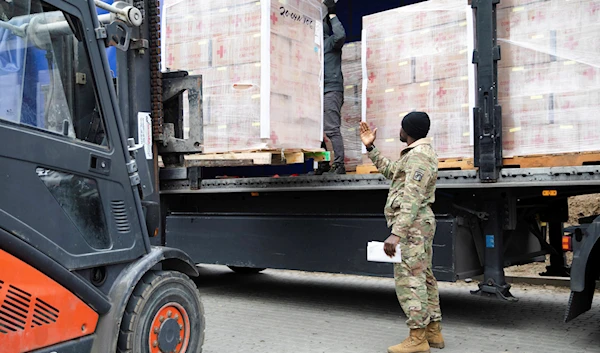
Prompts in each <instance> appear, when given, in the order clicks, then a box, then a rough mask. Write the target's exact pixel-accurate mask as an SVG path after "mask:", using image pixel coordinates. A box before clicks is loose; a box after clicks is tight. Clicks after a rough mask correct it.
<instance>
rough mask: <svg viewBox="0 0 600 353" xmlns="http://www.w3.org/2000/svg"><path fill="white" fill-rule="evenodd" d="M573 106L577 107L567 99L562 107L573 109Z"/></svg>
mask: <svg viewBox="0 0 600 353" xmlns="http://www.w3.org/2000/svg"><path fill="white" fill-rule="evenodd" d="M571 108H575V107H574V106H571V101H567V102H566V103H563V105H562V106H561V107H560V109H564V110H567V109H571Z"/></svg>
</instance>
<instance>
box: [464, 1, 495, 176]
mask: <svg viewBox="0 0 600 353" xmlns="http://www.w3.org/2000/svg"><path fill="white" fill-rule="evenodd" d="M499 2H500V0H473V2H472V5H471V7H472V8H474V9H475V10H476V13H475V19H476V20H475V37H476V38H475V51H474V52H473V63H474V64H476V65H477V70H476V80H477V103H476V106H475V108H474V111H473V117H474V119H475V121H474V126H475V156H474V157H475V160H474V163H475V166H476V167H479V179H480V180H481V181H482V182H496V181H497V180H498V177H499V175H500V168H501V167H502V109H501V107H500V105H499V104H498V85H497V83H498V60H500V46H498V45H497V42H496V39H497V36H496V4H498V3H499Z"/></svg>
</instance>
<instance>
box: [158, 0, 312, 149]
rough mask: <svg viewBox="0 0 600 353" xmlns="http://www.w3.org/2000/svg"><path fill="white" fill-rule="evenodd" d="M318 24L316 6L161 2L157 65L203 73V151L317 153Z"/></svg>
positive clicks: (235, 0)
mask: <svg viewBox="0 0 600 353" xmlns="http://www.w3.org/2000/svg"><path fill="white" fill-rule="evenodd" d="M321 18H322V17H321V7H320V2H319V0H294V1H276V0H270V1H260V2H257V1H250V0H202V1H196V0H171V1H167V3H166V4H165V7H164V14H163V25H162V26H163V28H164V30H163V32H164V37H163V49H164V50H163V63H164V65H165V67H166V69H169V70H186V71H188V72H190V74H193V75H203V117H202V119H203V124H204V141H203V144H204V149H203V150H204V152H228V151H244V150H258V149H280V148H281V149H300V148H304V149H314V148H319V147H320V144H321V137H322V112H323V109H322V96H323V94H322V89H323V88H322V87H323V84H322V72H323V52H322V36H323V29H322V22H321ZM190 118H191V119H197V118H198V117H190Z"/></svg>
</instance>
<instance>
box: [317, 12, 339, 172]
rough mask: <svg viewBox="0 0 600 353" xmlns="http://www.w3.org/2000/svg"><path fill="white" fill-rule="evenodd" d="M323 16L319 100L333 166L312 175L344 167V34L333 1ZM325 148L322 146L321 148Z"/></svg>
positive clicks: (325, 164)
mask: <svg viewBox="0 0 600 353" xmlns="http://www.w3.org/2000/svg"><path fill="white" fill-rule="evenodd" d="M323 5H324V6H326V7H327V14H326V16H325V18H324V19H323V48H324V49H323V52H324V55H325V80H324V91H323V92H324V94H325V96H324V99H323V127H324V130H325V131H324V132H325V135H326V136H327V138H329V140H330V141H331V144H332V146H333V153H334V155H335V158H334V161H333V162H334V163H333V165H332V166H331V167H330V166H329V163H320V164H319V168H318V170H317V172H316V174H323V173H328V174H346V168H345V166H344V140H343V139H342V132H341V130H340V126H341V124H342V114H341V110H342V105H343V104H344V76H343V75H342V47H343V46H344V42H345V41H346V31H345V30H344V26H342V23H341V22H340V20H339V18H338V17H337V15H336V3H335V1H334V0H325V1H324V2H323ZM322 146H323V147H325V143H323V144H322Z"/></svg>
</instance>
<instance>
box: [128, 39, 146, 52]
mask: <svg viewBox="0 0 600 353" xmlns="http://www.w3.org/2000/svg"><path fill="white" fill-rule="evenodd" d="M129 48H130V49H134V50H137V49H148V48H150V42H148V39H131V43H130V44H129Z"/></svg>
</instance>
